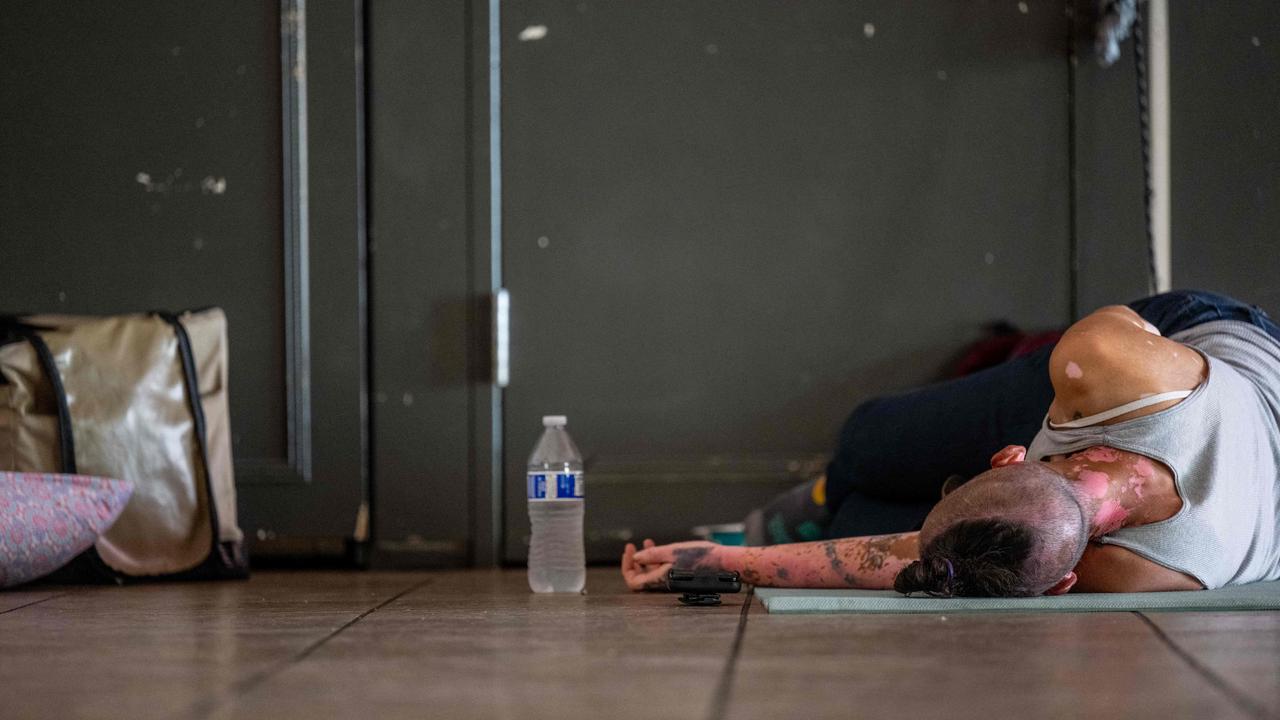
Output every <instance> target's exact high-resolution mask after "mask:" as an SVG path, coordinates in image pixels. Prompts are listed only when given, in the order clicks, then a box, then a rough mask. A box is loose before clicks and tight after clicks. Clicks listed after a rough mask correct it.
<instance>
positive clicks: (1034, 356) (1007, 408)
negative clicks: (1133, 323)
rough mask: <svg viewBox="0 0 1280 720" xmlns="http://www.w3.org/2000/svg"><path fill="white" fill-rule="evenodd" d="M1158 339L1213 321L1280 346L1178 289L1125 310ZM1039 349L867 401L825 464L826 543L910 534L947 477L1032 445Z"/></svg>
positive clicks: (1044, 382) (1040, 403) (1253, 312)
mask: <svg viewBox="0 0 1280 720" xmlns="http://www.w3.org/2000/svg"><path fill="white" fill-rule="evenodd" d="M1129 307H1130V308H1132V309H1133V310H1134V311H1135V312H1137V313H1138V314H1139V315H1141V316H1142V317H1143V318H1145V319H1146V320H1147V322H1150V323H1151V324H1152V325H1155V326H1156V327H1157V328H1159V329H1160V333H1161V334H1162V335H1165V336H1168V335H1172V334H1174V333H1176V332H1179V331H1181V330H1186V329H1187V328H1190V327H1194V326H1196V325H1199V324H1201V323H1205V322H1210V321H1212V320H1243V321H1245V322H1249V323H1252V324H1254V325H1256V326H1258V327H1259V328H1262V329H1263V330H1265V331H1266V332H1267V333H1268V334H1270V335H1271V337H1273V338H1275V339H1276V342H1280V326H1277V325H1276V323H1274V322H1273V321H1272V320H1271V318H1270V317H1268V316H1267V314H1266V313H1265V312H1263V311H1262V310H1261V309H1260V308H1258V307H1257V306H1252V305H1246V304H1244V303H1242V302H1239V301H1237V300H1233V299H1232V298H1229V297H1225V296H1222V295H1215V294H1213V293H1208V292H1200V291H1189V290H1176V291H1173V292H1167V293H1162V294H1160V295H1154V296H1152V297H1147V298H1143V299H1141V300H1136V301H1134V302H1131V303H1129ZM1052 352H1053V348H1052V347H1044V348H1041V349H1039V350H1037V351H1035V352H1033V353H1031V354H1029V355H1025V356H1023V357H1019V358H1015V359H1013V360H1010V361H1008V362H1005V363H1002V364H1000V365H997V366H995V367H992V368H988V369H986V370H983V371H981V372H978V373H974V374H973V375H969V376H967V377H963V378H959V379H956V380H949V381H947V382H941V383H937V384H934V385H929V386H926V387H923V388H920V389H918V390H913V391H911V392H907V393H904V394H901V395H894V396H891V397H881V398H875V399H872V400H868V401H867V402H864V403H863V404H861V405H859V406H858V408H857V409H856V410H854V411H853V413H852V414H851V415H850V416H849V419H848V420H846V421H845V424H844V428H843V429H842V430H841V432H840V440H839V446H838V447H837V449H836V454H835V457H834V459H832V461H831V463H830V464H829V465H828V466H827V503H828V507H830V508H831V509H832V513H833V518H832V522H831V525H830V526H829V528H828V530H827V534H828V536H829V537H852V536H856V535H879V534H883V533H891V532H906V531H910V530H917V529H919V528H920V525H921V524H922V523H923V522H924V518H925V516H926V515H928V514H929V511H930V510H931V509H932V508H933V506H934V504H935V503H937V501H938V500H939V498H940V497H941V492H942V483H943V482H945V481H946V479H947V478H948V477H950V476H951V475H961V476H963V477H965V478H970V477H973V476H974V475H977V474H978V473H981V472H984V471H985V470H988V469H989V468H990V464H989V463H990V461H991V456H992V455H994V454H995V453H996V451H998V450H1000V449H1001V448H1003V447H1004V446H1006V445H1030V444H1031V440H1032V439H1033V438H1034V437H1035V435H1036V433H1037V432H1039V431H1040V423H1041V421H1042V420H1043V419H1044V416H1045V413H1046V412H1048V410H1049V405H1050V404H1051V403H1052V402H1053V385H1052V384H1050V382H1049V354H1050V353H1052Z"/></svg>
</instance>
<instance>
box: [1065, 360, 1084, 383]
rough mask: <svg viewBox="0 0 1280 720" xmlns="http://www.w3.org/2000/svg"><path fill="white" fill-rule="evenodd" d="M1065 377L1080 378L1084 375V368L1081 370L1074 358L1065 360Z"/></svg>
mask: <svg viewBox="0 0 1280 720" xmlns="http://www.w3.org/2000/svg"><path fill="white" fill-rule="evenodd" d="M1067 377H1069V378H1071V379H1072V380H1079V379H1080V378H1082V377H1084V370H1081V369H1080V366H1079V365H1077V364H1076V363H1075V361H1074V360H1068V361H1067Z"/></svg>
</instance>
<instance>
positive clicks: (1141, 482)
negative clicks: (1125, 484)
mask: <svg viewBox="0 0 1280 720" xmlns="http://www.w3.org/2000/svg"><path fill="white" fill-rule="evenodd" d="M1146 485H1147V481H1146V480H1145V479H1143V478H1141V477H1139V476H1137V475H1130V476H1129V489H1130V490H1132V491H1133V494H1134V495H1137V496H1138V499H1139V500H1141V499H1142V493H1143V489H1144V488H1145V487H1146Z"/></svg>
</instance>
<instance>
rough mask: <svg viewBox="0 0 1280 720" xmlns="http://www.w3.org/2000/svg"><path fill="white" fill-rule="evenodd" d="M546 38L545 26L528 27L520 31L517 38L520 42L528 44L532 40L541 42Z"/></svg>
mask: <svg viewBox="0 0 1280 720" xmlns="http://www.w3.org/2000/svg"><path fill="white" fill-rule="evenodd" d="M546 36H547V26H546V25H530V26H529V27H527V28H525V29H523V30H521V31H520V34H519V35H518V36H517V37H519V38H520V42H530V41H533V40H541V39H542V38H544V37H546Z"/></svg>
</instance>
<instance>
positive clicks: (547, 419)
mask: <svg viewBox="0 0 1280 720" xmlns="http://www.w3.org/2000/svg"><path fill="white" fill-rule="evenodd" d="M568 424H569V418H567V417H565V416H564V415H543V416H542V427H564V426H565V425H568Z"/></svg>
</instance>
